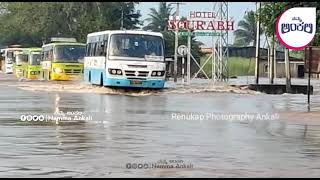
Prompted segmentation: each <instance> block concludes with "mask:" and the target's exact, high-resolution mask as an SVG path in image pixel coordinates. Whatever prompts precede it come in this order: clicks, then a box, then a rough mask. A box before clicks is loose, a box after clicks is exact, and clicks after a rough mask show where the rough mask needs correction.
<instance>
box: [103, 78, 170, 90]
mask: <svg viewBox="0 0 320 180" xmlns="http://www.w3.org/2000/svg"><path fill="white" fill-rule="evenodd" d="M164 84H165V80H131V79H106V80H105V81H104V85H105V86H116V87H135V88H155V89H161V88H163V87H164Z"/></svg>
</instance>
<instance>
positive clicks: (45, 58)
mask: <svg viewBox="0 0 320 180" xmlns="http://www.w3.org/2000/svg"><path fill="white" fill-rule="evenodd" d="M47 60H48V51H44V52H43V61H47Z"/></svg>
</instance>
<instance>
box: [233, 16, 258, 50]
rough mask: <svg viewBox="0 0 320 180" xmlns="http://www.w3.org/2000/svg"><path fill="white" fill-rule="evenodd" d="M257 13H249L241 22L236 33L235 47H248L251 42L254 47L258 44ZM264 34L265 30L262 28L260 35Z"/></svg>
mask: <svg viewBox="0 0 320 180" xmlns="http://www.w3.org/2000/svg"><path fill="white" fill-rule="evenodd" d="M256 19H257V18H256V16H255V12H253V11H249V12H248V13H247V14H246V15H245V16H244V17H243V20H241V21H239V23H238V27H240V28H239V29H237V30H235V31H234V35H235V40H234V45H236V46H248V45H249V44H250V43H251V42H253V45H255V44H256V34H257V21H256ZM261 34H263V29H262V28H260V35H261Z"/></svg>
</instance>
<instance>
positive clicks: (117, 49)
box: [84, 30, 166, 89]
mask: <svg viewBox="0 0 320 180" xmlns="http://www.w3.org/2000/svg"><path fill="white" fill-rule="evenodd" d="M165 70H166V68H165V56H164V39H163V36H162V34H161V33H156V32H147V31H135V30H113V31H102V32H95V33H91V34H88V36H87V45H86V56H85V60H84V80H85V81H87V82H89V83H91V84H96V85H100V86H116V87H117V86H118V87H138V88H155V89H159V88H163V87H164V84H165Z"/></svg>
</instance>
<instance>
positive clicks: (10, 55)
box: [1, 45, 22, 74]
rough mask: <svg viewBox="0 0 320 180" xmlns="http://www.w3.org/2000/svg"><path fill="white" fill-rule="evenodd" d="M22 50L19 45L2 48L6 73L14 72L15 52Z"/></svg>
mask: <svg viewBox="0 0 320 180" xmlns="http://www.w3.org/2000/svg"><path fill="white" fill-rule="evenodd" d="M18 51H22V48H20V47H19V46H18V45H13V46H11V47H8V48H5V49H1V56H2V57H3V58H4V69H3V70H4V72H5V73H6V74H12V73H13V65H14V63H15V53H16V52H18Z"/></svg>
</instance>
